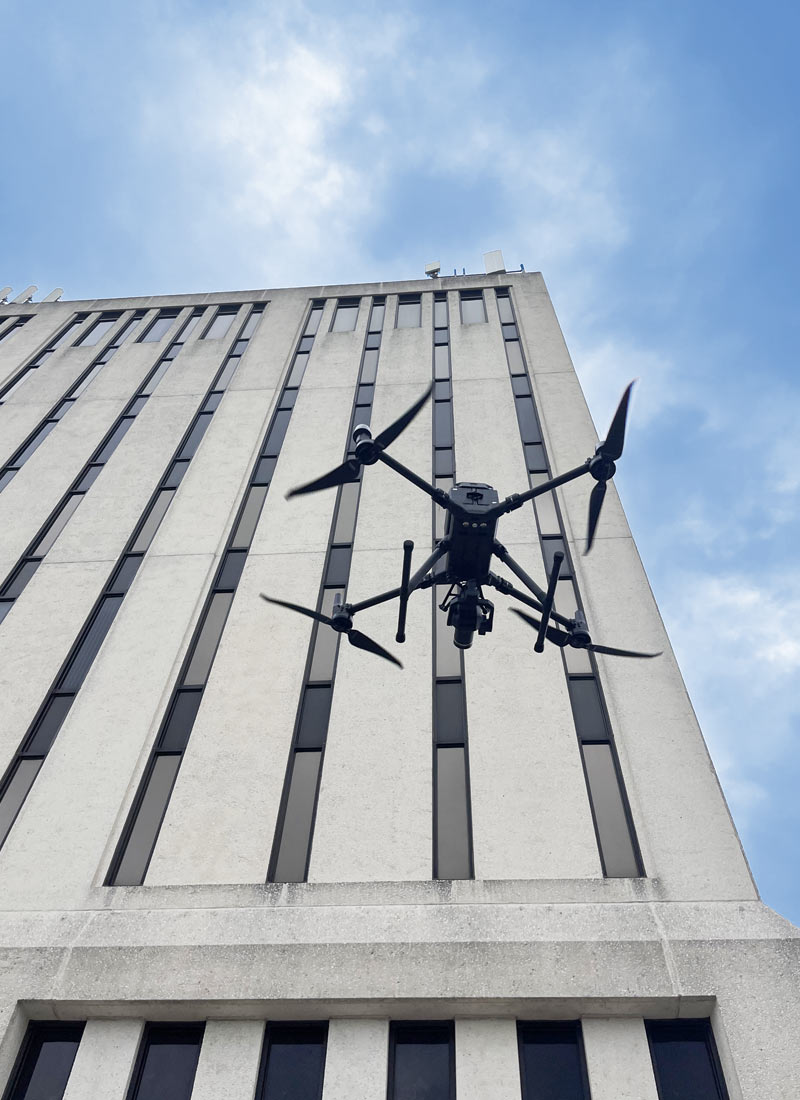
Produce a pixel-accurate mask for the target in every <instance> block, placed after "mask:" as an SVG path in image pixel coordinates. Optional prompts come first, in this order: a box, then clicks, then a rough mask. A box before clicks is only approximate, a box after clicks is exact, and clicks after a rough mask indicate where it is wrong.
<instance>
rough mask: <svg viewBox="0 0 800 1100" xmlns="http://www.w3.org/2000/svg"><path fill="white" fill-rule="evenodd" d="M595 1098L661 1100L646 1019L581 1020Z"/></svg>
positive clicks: (590, 1081)
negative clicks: (654, 1074) (648, 1042)
mask: <svg viewBox="0 0 800 1100" xmlns="http://www.w3.org/2000/svg"><path fill="white" fill-rule="evenodd" d="M581 1027H582V1029H583V1046H584V1050H585V1051H586V1068H587V1070H588V1073H589V1087H590V1088H591V1091H592V1100H658V1093H657V1092H656V1082H655V1077H654V1076H653V1063H652V1062H651V1060H650V1050H649V1048H648V1045H647V1035H646V1034H645V1030H644V1022H643V1021H642V1019H641V1018H640V1017H636V1018H635V1019H624V1018H619V1019H603V1020H592V1019H586V1020H582V1021H581Z"/></svg>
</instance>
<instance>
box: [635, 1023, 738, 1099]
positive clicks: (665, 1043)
mask: <svg viewBox="0 0 800 1100" xmlns="http://www.w3.org/2000/svg"><path fill="white" fill-rule="evenodd" d="M645 1026H646V1027H647V1037H648V1039H649V1040H650V1054H651V1056H652V1059H653V1069H654V1071H655V1075H656V1083H657V1085H658V1095H659V1097H660V1098H661V1100H728V1092H727V1089H726V1088H725V1082H724V1081H723V1079H722V1070H721V1068H720V1065H719V1058H718V1057H717V1051H716V1047H715V1045H714V1037H713V1034H712V1032H711V1026H710V1024H709V1022H708V1020H648V1021H646V1024H645Z"/></svg>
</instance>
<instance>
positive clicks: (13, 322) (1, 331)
mask: <svg viewBox="0 0 800 1100" xmlns="http://www.w3.org/2000/svg"><path fill="white" fill-rule="evenodd" d="M31 317H33V314H32V313H30V314H28V316H27V317H11V318H9V319H8V323H7V324H6V325H5V327H0V343H2V342H3V340H5V339H6V338H7V337H9V336H11V335H13V333H15V332H19V330H20V329H21V328H22V327H23V326H24V325H27V323H28V321H30V319H31Z"/></svg>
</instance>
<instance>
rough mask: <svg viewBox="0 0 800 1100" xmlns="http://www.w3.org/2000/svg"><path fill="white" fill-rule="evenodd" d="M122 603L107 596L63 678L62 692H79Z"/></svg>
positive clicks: (120, 598)
mask: <svg viewBox="0 0 800 1100" xmlns="http://www.w3.org/2000/svg"><path fill="white" fill-rule="evenodd" d="M121 603H122V596H106V597H105V599H104V600H103V601H102V603H101V604H100V606H99V607H98V609H97V612H96V613H95V616H94V618H93V619H92V621H91V623H90V624H89V626H88V628H87V629H86V631H85V633H84V635H83V637H82V638H81V640H80V642H79V643H78V646H77V649H76V650H75V653H74V654H73V656H72V658H71V660H70V662H69V665H68V666H67V669H66V671H65V672H64V675H63V676H62V678H61V682H60V683H59V685H58V686H59V688H60V690H62V691H78V689H79V688H80V686H81V684H82V683H83V679H84V677H85V676H86V673H87V672H88V671H89V669H90V667H91V664H92V661H93V660H94V659H95V657H96V656H97V652H98V650H99V649H100V646H101V645H102V644H103V642H104V641H105V637H106V634H107V633H108V631H109V628H110V627H111V624H112V622H113V621H114V616H115V615H116V613H117V611H118V610H119V605H120V604H121Z"/></svg>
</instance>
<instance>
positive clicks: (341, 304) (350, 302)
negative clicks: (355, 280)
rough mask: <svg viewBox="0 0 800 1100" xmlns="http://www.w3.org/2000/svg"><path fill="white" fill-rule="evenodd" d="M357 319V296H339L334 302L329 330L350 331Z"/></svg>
mask: <svg viewBox="0 0 800 1100" xmlns="http://www.w3.org/2000/svg"><path fill="white" fill-rule="evenodd" d="M357 320H358V298H340V299H339V301H338V302H337V303H336V312H335V313H334V315H333V324H332V325H331V332H352V331H353V329H354V328H355V327H356V321H357Z"/></svg>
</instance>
